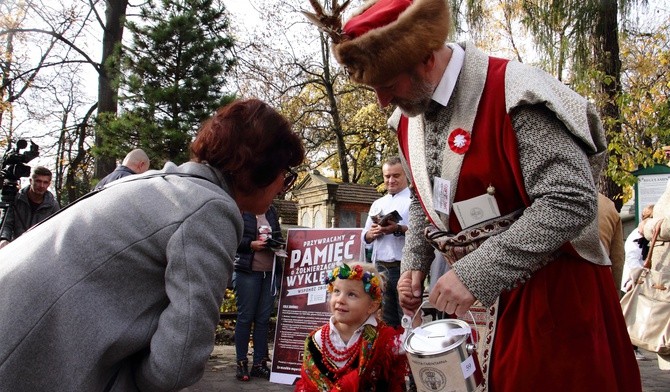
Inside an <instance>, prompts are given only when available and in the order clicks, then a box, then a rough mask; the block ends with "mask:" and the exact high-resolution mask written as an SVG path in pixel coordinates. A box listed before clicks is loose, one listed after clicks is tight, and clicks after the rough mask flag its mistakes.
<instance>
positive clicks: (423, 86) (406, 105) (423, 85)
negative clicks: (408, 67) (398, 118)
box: [391, 74, 435, 117]
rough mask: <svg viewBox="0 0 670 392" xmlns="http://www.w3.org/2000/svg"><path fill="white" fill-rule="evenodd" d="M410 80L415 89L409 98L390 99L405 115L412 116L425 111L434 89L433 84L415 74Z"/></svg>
mask: <svg viewBox="0 0 670 392" xmlns="http://www.w3.org/2000/svg"><path fill="white" fill-rule="evenodd" d="M411 81H412V84H413V85H414V87H415V89H416V90H415V91H414V94H412V96H411V97H409V98H395V99H393V100H392V101H391V103H392V104H394V105H396V106H398V107H399V108H400V110H401V111H402V113H403V114H404V115H405V116H407V117H414V116H418V115H419V114H422V113H425V112H426V110H428V106H429V105H430V102H431V101H432V98H433V91H434V90H435V86H433V85H432V84H431V83H430V82H428V81H426V80H423V79H421V78H419V77H418V76H417V75H415V74H412V76H411Z"/></svg>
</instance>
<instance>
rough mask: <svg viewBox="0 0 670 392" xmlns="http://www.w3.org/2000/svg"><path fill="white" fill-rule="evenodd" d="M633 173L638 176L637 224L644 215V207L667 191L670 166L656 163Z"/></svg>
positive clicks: (636, 191) (636, 195)
mask: <svg viewBox="0 0 670 392" xmlns="http://www.w3.org/2000/svg"><path fill="white" fill-rule="evenodd" d="M633 174H634V175H635V176H636V177H637V183H636V184H635V222H636V224H637V223H639V221H640V216H642V209H643V208H644V207H645V206H647V205H649V204H655V203H656V202H657V201H658V199H659V198H660V197H661V195H662V194H663V192H665V189H666V186H667V184H668V181H669V180H670V167H668V166H666V165H656V166H653V167H649V168H645V169H641V170H637V171H634V172H633Z"/></svg>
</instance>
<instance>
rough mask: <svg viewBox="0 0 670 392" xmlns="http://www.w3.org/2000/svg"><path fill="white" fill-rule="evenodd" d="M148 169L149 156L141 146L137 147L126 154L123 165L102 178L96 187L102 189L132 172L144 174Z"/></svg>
mask: <svg viewBox="0 0 670 392" xmlns="http://www.w3.org/2000/svg"><path fill="white" fill-rule="evenodd" d="M147 170H149V156H148V155H147V153H146V152H144V150H142V149H141V148H136V149H134V150H132V151H131V152H129V153H128V154H126V157H125V158H123V162H122V163H121V165H120V166H119V167H117V168H116V169H114V171H113V172H111V173H109V174H108V175H107V176H105V178H103V179H102V180H100V182H99V183H98V185H96V186H95V189H96V190H97V189H102V188H103V187H104V186H105V185H107V184H109V183H110V182H112V181H116V180H118V179H119V178H123V177H125V176H129V175H131V174H142V173H144V172H145V171H147Z"/></svg>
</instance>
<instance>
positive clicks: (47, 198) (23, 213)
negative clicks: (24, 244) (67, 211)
mask: <svg viewBox="0 0 670 392" xmlns="http://www.w3.org/2000/svg"><path fill="white" fill-rule="evenodd" d="M28 188H30V185H28V186H26V187H25V188H23V189H21V190H20V191H19V192H18V193H17V194H16V199H15V200H14V205H12V206H11V207H10V208H9V209H8V210H7V219H5V225H4V226H3V227H2V232H1V233H0V238H1V239H4V240H8V241H12V240H14V239H16V238H17V237H18V236H20V235H21V234H23V233H25V232H26V230H28V229H30V228H31V227H33V226H35V225H36V224H38V223H40V222H42V221H43V220H45V219H46V218H48V217H49V216H50V215H51V214H53V213H55V212H57V211H58V210H60V205H58V201H56V198H55V197H54V195H53V194H52V193H51V192H49V191H47V192H46V193H45V194H44V201H43V202H42V204H40V205H39V207H37V210H36V211H35V213H33V212H32V209H31V208H30V201H29V200H28Z"/></svg>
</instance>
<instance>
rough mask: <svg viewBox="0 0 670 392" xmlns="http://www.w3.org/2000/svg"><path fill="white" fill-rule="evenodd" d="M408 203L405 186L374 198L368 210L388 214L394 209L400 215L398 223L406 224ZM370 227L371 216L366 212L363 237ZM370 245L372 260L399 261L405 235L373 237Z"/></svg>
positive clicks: (408, 198) (407, 191)
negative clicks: (394, 192) (392, 193)
mask: <svg viewBox="0 0 670 392" xmlns="http://www.w3.org/2000/svg"><path fill="white" fill-rule="evenodd" d="M410 203H411V200H410V190H409V187H407V188H405V189H403V190H402V191H400V192H398V193H396V194H395V195H391V194H386V195H385V196H384V197H382V198H379V199H377V200H375V202H374V203H372V206H370V212H374V211H381V212H382V214H388V213H390V212H392V211H393V210H396V211H398V214H400V216H401V217H402V219H401V220H400V222H399V224H401V225H404V226H407V224H408V220H409V205H410ZM371 227H372V218H370V214H368V219H367V220H366V221H365V229H364V230H363V238H365V233H367V232H368V230H370V228H371ZM363 243H365V239H363ZM371 245H372V261H373V262H377V261H381V262H392V261H400V260H401V258H402V248H403V247H404V246H405V237H404V236H395V235H393V234H388V235H385V236H382V237H380V238H377V239H375V240H374V241H372V243H371Z"/></svg>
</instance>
